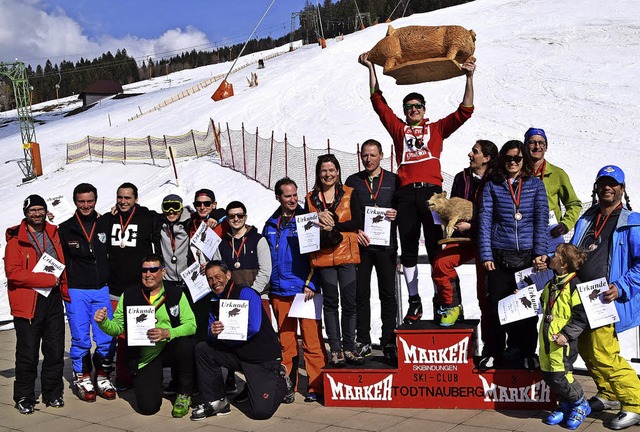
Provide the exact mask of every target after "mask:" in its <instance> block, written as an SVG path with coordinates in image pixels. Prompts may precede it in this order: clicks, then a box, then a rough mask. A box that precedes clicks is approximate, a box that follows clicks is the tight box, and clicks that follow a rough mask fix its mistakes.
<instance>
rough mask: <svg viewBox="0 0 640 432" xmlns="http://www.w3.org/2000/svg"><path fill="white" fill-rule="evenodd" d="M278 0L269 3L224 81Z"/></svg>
mask: <svg viewBox="0 0 640 432" xmlns="http://www.w3.org/2000/svg"><path fill="white" fill-rule="evenodd" d="M275 2H276V0H271V4H270V5H269V7H268V8H267V10H266V11H265V12H264V14H263V15H262V18H260V21H258V24H256V27H255V28H254V29H253V31H252V32H251V36H249V39H247V41H246V42H245V43H244V45H243V46H242V49H241V50H240V54H238V57H236V59H235V61H234V62H233V64H232V65H231V68H230V69H229V72H227V74H226V75H225V77H224V80H223V82H224V81H226V80H227V78H229V75H230V74H231V71H232V70H233V68H234V67H235V66H236V63H237V62H238V60H239V59H240V57H241V56H242V53H243V52H244V49H245V48H246V47H247V44H248V43H249V41H250V40H251V38H252V37H253V35H254V34H255V32H256V30H258V27H260V24H261V23H262V20H263V19H264V17H266V16H267V14H268V13H269V10H271V6H273V4H274V3H275Z"/></svg>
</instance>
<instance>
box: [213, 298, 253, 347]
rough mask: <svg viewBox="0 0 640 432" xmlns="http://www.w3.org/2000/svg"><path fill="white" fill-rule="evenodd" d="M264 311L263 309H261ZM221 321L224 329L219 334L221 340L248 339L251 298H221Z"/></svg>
mask: <svg viewBox="0 0 640 432" xmlns="http://www.w3.org/2000/svg"><path fill="white" fill-rule="evenodd" d="M261 312H262V311H261ZM218 315H219V317H220V322H221V323H222V324H224V330H222V331H221V332H220V334H219V335H218V339H221V340H236V341H246V340H247V330H248V328H249V300H223V299H220V313H219V314H218Z"/></svg>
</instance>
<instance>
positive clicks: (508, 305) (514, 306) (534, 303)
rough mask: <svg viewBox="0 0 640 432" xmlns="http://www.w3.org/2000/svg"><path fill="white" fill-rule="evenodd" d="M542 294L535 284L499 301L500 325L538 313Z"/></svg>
mask: <svg viewBox="0 0 640 432" xmlns="http://www.w3.org/2000/svg"><path fill="white" fill-rule="evenodd" d="M539 309H540V296H539V293H538V290H536V286H535V285H529V286H526V287H524V288H522V289H520V290H518V292H517V293H515V294H511V295H510V296H508V297H505V298H503V299H502V300H500V301H499V302H498V316H499V317H500V325H505V324H509V323H511V322H515V321H520V320H523V319H525V318H531V317H534V316H536V315H538V310H539Z"/></svg>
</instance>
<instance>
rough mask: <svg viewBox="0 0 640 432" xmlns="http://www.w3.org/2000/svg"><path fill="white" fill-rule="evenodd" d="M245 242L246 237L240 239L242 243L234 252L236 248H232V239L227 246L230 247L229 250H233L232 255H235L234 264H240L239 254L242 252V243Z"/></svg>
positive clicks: (233, 240)
mask: <svg viewBox="0 0 640 432" xmlns="http://www.w3.org/2000/svg"><path fill="white" fill-rule="evenodd" d="M246 241H247V237H246V236H245V237H243V238H242V243H240V247H239V248H238V250H236V248H235V247H234V242H235V239H234V238H231V241H230V242H229V246H231V249H233V255H235V257H236V262H240V252H241V251H242V246H244V242H246Z"/></svg>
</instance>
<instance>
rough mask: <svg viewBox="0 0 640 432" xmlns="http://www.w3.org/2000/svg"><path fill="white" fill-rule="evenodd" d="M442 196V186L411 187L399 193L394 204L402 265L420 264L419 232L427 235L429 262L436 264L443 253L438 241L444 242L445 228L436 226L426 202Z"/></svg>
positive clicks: (425, 241)
mask: <svg viewBox="0 0 640 432" xmlns="http://www.w3.org/2000/svg"><path fill="white" fill-rule="evenodd" d="M439 192H442V187H441V186H436V185H429V186H425V187H420V188H414V187H413V186H412V185H408V186H404V187H402V188H401V189H399V190H397V191H396V194H395V196H394V201H395V203H396V205H397V207H396V209H397V210H398V216H397V217H396V223H397V224H398V233H399V234H400V245H401V247H402V255H401V256H400V261H401V262H402V265H403V266H406V267H414V266H416V265H417V264H418V244H419V242H420V228H421V227H422V231H423V233H424V243H425V247H426V249H427V255H429V262H430V263H433V262H435V260H436V256H437V255H438V253H439V252H440V251H441V250H442V247H441V246H439V245H438V240H440V239H441V238H442V228H441V227H440V225H436V224H434V223H433V216H432V215H431V210H429V207H428V206H427V200H428V199H429V198H431V196H432V195H433V194H434V193H439Z"/></svg>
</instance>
